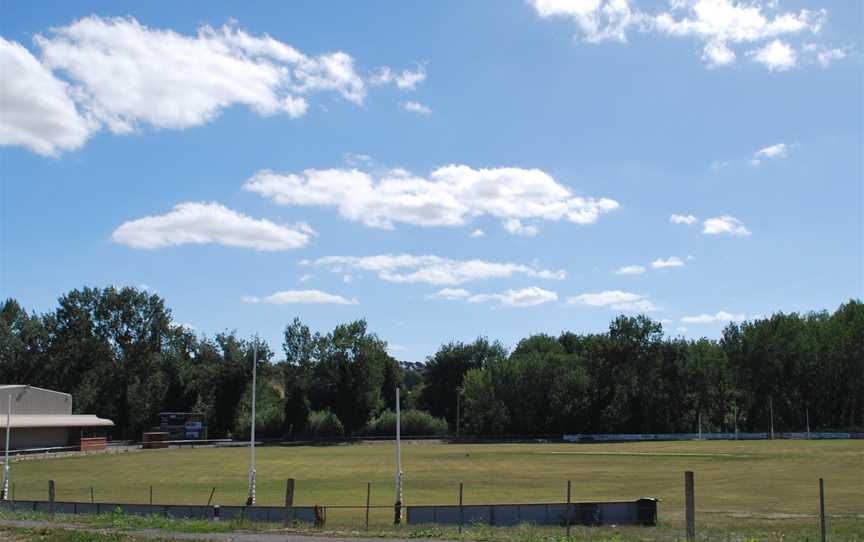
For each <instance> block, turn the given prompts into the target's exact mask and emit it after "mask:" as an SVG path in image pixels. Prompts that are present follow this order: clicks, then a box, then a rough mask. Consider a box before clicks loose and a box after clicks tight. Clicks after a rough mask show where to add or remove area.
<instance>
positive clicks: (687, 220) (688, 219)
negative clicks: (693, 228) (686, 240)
mask: <svg viewBox="0 0 864 542" xmlns="http://www.w3.org/2000/svg"><path fill="white" fill-rule="evenodd" d="M669 222H671V223H673V224H687V225H688V226H689V225H691V224H693V223H694V222H696V217H695V216H693V215H672V216H670V217H669Z"/></svg>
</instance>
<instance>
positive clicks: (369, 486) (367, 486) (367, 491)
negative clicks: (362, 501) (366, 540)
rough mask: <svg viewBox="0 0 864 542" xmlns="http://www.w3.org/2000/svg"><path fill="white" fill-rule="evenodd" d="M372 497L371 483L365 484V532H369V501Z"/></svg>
mask: <svg viewBox="0 0 864 542" xmlns="http://www.w3.org/2000/svg"><path fill="white" fill-rule="evenodd" d="M371 497H372V482H366V530H367V531H368V530H369V500H370V498H371Z"/></svg>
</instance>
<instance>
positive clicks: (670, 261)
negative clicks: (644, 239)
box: [651, 256, 684, 269]
mask: <svg viewBox="0 0 864 542" xmlns="http://www.w3.org/2000/svg"><path fill="white" fill-rule="evenodd" d="M651 267H653V268H654V269H666V268H667V267H684V260H682V259H681V258H679V257H678V256H670V257H668V258H666V259H665V260H664V259H663V258H657V259H656V260H654V261H653V262H651Z"/></svg>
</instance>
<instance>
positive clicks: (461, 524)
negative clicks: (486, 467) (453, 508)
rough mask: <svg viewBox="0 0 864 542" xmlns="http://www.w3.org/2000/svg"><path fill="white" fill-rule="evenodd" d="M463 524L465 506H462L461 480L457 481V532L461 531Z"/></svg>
mask: <svg viewBox="0 0 864 542" xmlns="http://www.w3.org/2000/svg"><path fill="white" fill-rule="evenodd" d="M463 525H465V508H463V507H462V482H459V532H460V533H461V532H462V526H463Z"/></svg>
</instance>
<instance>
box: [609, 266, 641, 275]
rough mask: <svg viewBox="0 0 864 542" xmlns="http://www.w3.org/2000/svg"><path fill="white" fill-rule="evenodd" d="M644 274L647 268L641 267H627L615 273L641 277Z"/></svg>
mask: <svg viewBox="0 0 864 542" xmlns="http://www.w3.org/2000/svg"><path fill="white" fill-rule="evenodd" d="M644 272H645V268H644V267H643V266H641V265H625V266H624V267H621V268H619V269H616V270H615V271H614V273H615V274H616V275H641V274H642V273H644Z"/></svg>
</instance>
